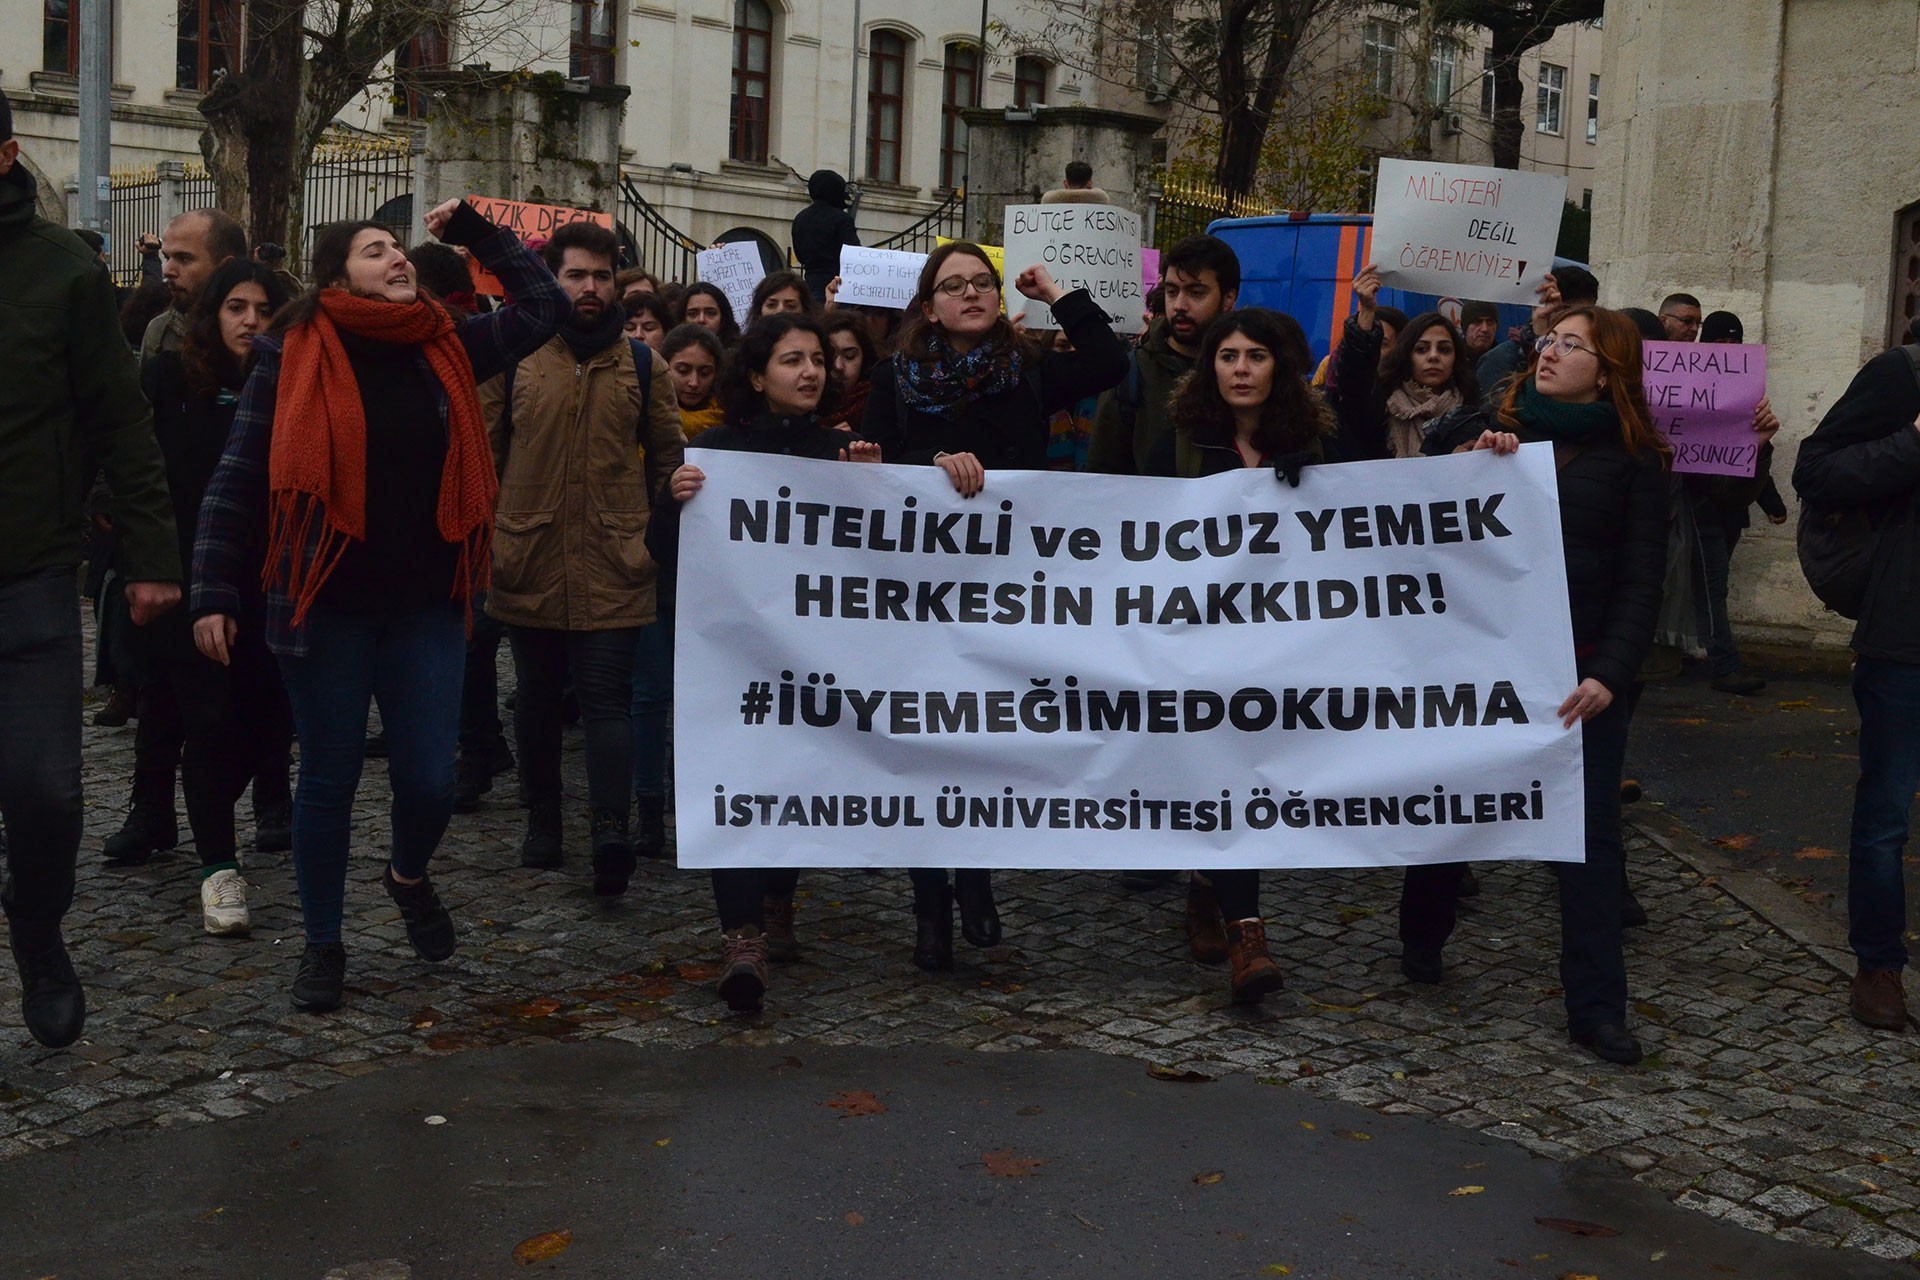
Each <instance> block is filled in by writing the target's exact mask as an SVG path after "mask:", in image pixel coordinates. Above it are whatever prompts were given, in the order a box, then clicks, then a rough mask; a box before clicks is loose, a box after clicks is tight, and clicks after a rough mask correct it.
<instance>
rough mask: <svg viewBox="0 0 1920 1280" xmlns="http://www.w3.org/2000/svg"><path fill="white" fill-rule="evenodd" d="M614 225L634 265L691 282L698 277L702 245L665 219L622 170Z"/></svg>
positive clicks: (669, 278)
mask: <svg viewBox="0 0 1920 1280" xmlns="http://www.w3.org/2000/svg"><path fill="white" fill-rule="evenodd" d="M616 229H617V233H618V235H619V237H620V247H621V248H622V249H623V250H624V251H625V253H626V256H627V260H628V261H629V262H631V263H632V264H633V265H635V266H638V267H645V268H646V269H647V270H648V271H651V272H653V274H654V275H656V276H658V277H659V278H660V279H662V280H679V281H684V282H685V283H688V284H691V283H693V281H695V280H697V279H699V276H698V275H697V274H696V270H697V267H698V263H699V254H700V250H701V249H702V248H703V247H704V246H703V245H701V243H700V242H699V241H697V240H695V239H694V238H693V237H692V236H690V235H688V234H687V233H686V232H684V231H682V230H680V228H678V227H676V226H674V225H673V224H672V223H671V222H668V221H667V219H666V215H665V214H663V213H661V212H660V210H658V209H657V208H655V207H654V206H653V203H652V202H651V201H649V200H648V199H647V198H646V197H645V196H643V195H641V194H640V192H639V191H638V190H636V189H635V187H634V185H633V179H632V178H629V177H627V176H626V175H625V174H621V175H620V216H619V221H618V223H617V228H616Z"/></svg>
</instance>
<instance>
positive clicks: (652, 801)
mask: <svg viewBox="0 0 1920 1280" xmlns="http://www.w3.org/2000/svg"><path fill="white" fill-rule="evenodd" d="M639 799H640V826H639V828H638V829H637V830H636V831H635V832H634V833H633V852H634V855H635V856H636V857H640V858H648V859H653V858H664V857H666V856H667V798H666V797H665V796H641V797H640V798H639Z"/></svg>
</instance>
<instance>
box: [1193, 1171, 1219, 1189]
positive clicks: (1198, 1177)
mask: <svg viewBox="0 0 1920 1280" xmlns="http://www.w3.org/2000/svg"><path fill="white" fill-rule="evenodd" d="M1226 1176H1227V1175H1226V1174H1225V1173H1223V1172H1221V1171H1220V1170H1218V1169H1214V1170H1211V1171H1209V1172H1207V1173H1196V1174H1194V1175H1193V1185H1194V1186H1196V1187H1210V1186H1212V1185H1213V1184H1214V1183H1216V1182H1218V1181H1220V1179H1222V1178H1224V1177H1226Z"/></svg>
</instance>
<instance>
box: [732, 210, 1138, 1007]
mask: <svg viewBox="0 0 1920 1280" xmlns="http://www.w3.org/2000/svg"><path fill="white" fill-rule="evenodd" d="M1014 284H1015V287H1016V288H1018V289H1019V290H1020V292H1021V293H1022V294H1024V295H1025V296H1026V297H1029V298H1032V299H1034V300H1035V301H1038V302H1044V303H1046V304H1047V305H1048V306H1050V307H1052V308H1053V318H1054V320H1055V321H1056V322H1057V323H1058V324H1059V325H1060V327H1061V328H1062V329H1064V330H1065V331H1066V334H1067V339H1068V341H1070V342H1071V343H1072V344H1073V347H1072V349H1071V350H1069V351H1045V352H1042V351H1040V350H1038V348H1037V345H1036V344H1035V342H1034V340H1033V339H1031V338H1029V337H1028V336H1027V335H1025V334H1023V333H1021V332H1019V331H1018V330H1016V329H1015V328H1014V326H1013V323H1012V322H1011V321H1010V320H1008V319H1007V317H1006V316H1005V315H1003V314H1002V313H1001V310H1000V296H1001V295H1000V273H999V272H998V271H996V270H994V267H993V264H992V263H991V262H989V261H988V259H987V255H986V251H985V250H983V249H982V248H981V247H980V246H979V245H977V244H974V243H972V242H970V241H966V240H955V241H952V242H950V243H947V244H944V245H941V246H940V247H939V248H938V249H935V250H934V251H933V252H932V253H930V254H928V255H927V262H926V265H925V266H924V267H922V268H921V270H920V281H919V286H918V288H917V289H916V290H915V292H914V301H913V305H912V306H910V307H909V308H907V314H908V319H907V324H906V327H905V329H903V330H902V331H901V336H900V345H899V348H898V349H897V350H896V351H895V352H894V354H893V357H892V359H890V360H886V361H883V362H882V363H881V364H880V365H879V367H877V368H876V369H875V370H874V371H873V386H872V389H871V390H870V391H869V392H868V396H867V412H866V416H865V417H864V418H863V419H862V421H861V434H862V435H864V436H866V438H867V439H869V440H871V441H873V442H874V443H875V444H877V445H879V446H880V449H881V454H882V456H883V457H884V459H885V460H886V461H888V462H896V463H906V464H909V465H912V464H920V465H932V466H936V467H939V468H940V469H941V470H943V471H945V472H946V473H947V477H948V479H950V480H951V481H952V482H953V487H954V489H955V490H957V491H958V492H959V494H960V496H961V497H963V498H972V497H975V496H976V495H978V494H979V493H980V491H981V490H982V489H983V488H984V487H985V485H986V482H987V473H988V472H990V471H1001V470H1008V469H1017V470H1022V471H1040V470H1044V469H1045V468H1046V465H1047V444H1048V441H1049V439H1050V438H1051V435H1052V430H1051V425H1050V420H1051V418H1052V416H1053V413H1054V411H1055V410H1056V409H1063V408H1066V407H1067V406H1068V405H1071V404H1073V403H1074V402H1076V401H1078V400H1080V399H1082V398H1083V397H1086V396H1090V395H1095V394H1097V393H1099V392H1101V391H1104V390H1106V389H1107V388H1108V387H1111V386H1113V385H1114V384H1115V383H1117V382H1119V381H1120V380H1121V379H1122V378H1124V377H1125V376H1126V373H1127V349H1126V346H1125V345H1124V344H1123V343H1122V342H1121V341H1120V339H1119V337H1118V336H1116V335H1115V333H1114V332H1113V330H1112V329H1111V328H1110V327H1108V324H1107V316H1106V313H1105V312H1104V311H1102V310H1101V309H1100V307H1099V305H1098V304H1096V303H1095V302H1094V300H1093V297H1092V295H1090V294H1089V293H1088V292H1087V291H1086V290H1085V289H1075V290H1074V291H1073V292H1071V293H1068V292H1067V291H1065V290H1063V289H1062V288H1061V287H1060V286H1059V285H1058V284H1055V283H1054V280H1053V277H1052V276H1051V275H1049V274H1048V273H1047V269H1046V268H1045V267H1043V266H1037V265H1036V266H1031V267H1028V268H1027V269H1026V270H1025V271H1022V272H1021V273H1020V276H1019V278H1018V279H1017V280H1016V281H1015V282H1014ZM729 407H731V406H729ZM912 876H913V899H914V915H915V917H916V919H917V920H918V922H919V934H918V939H917V941H916V943H915V945H914V949H913V962H914V964H916V965H918V966H919V967H920V968H922V969H926V970H941V969H951V968H952V967H953V907H954V902H955V901H956V899H957V900H958V902H959V905H960V928H961V933H962V935H963V936H964V937H965V938H966V940H967V941H968V942H970V943H972V944H973V945H974V946H976V947H992V946H998V945H999V943H1000V916H999V913H998V911H997V910H996V909H995V907H994V902H993V881H992V873H991V872H988V871H985V870H982V869H978V868H971V869H967V870H963V871H960V872H959V873H958V874H957V875H956V876H955V877H954V883H953V885H952V886H951V887H950V886H949V885H948V883H947V873H946V872H945V871H944V870H942V869H940V868H937V867H934V868H927V867H919V868H915V869H914V870H913V872H912Z"/></svg>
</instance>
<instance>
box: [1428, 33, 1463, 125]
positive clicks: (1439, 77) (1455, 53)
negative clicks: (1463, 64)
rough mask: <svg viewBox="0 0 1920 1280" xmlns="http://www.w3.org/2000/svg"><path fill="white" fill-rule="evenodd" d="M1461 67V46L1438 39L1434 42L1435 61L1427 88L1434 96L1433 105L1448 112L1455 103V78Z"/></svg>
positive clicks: (1433, 61)
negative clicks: (1451, 103)
mask: <svg viewBox="0 0 1920 1280" xmlns="http://www.w3.org/2000/svg"><path fill="white" fill-rule="evenodd" d="M1459 65H1460V46H1459V45H1456V44H1455V43H1454V42H1453V41H1451V40H1445V39H1438V38H1436V39H1435V40H1434V42H1433V60H1432V65H1431V66H1430V67H1429V69H1428V70H1429V74H1428V77H1427V87H1428V89H1429V90H1430V91H1431V92H1432V94H1433V105H1434V106H1436V107H1439V108H1440V109H1441V110H1443V111H1444V110H1446V107H1447V104H1448V103H1449V102H1452V101H1453V77H1454V73H1455V72H1456V71H1457V70H1458V69H1459Z"/></svg>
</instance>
